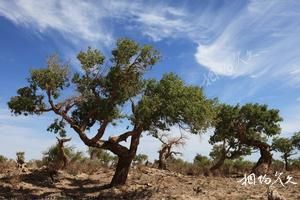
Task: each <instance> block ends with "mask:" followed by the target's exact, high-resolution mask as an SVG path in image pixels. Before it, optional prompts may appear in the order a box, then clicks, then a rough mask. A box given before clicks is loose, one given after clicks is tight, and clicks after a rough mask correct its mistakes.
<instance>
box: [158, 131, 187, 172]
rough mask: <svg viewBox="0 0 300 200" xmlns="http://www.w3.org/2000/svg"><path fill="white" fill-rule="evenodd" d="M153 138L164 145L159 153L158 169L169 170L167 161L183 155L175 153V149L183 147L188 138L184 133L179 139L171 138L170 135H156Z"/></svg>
mask: <svg viewBox="0 0 300 200" xmlns="http://www.w3.org/2000/svg"><path fill="white" fill-rule="evenodd" d="M153 136H154V137H155V138H157V139H158V140H159V141H160V142H161V143H162V146H161V148H160V150H159V151H158V153H159V159H158V168H159V169H167V160H168V159H169V158H171V157H172V156H174V155H182V153H181V152H178V151H174V149H175V148H176V147H180V146H183V145H184V144H185V142H186V139H187V138H186V136H185V135H183V134H182V133H180V136H178V137H170V135H169V134H168V133H156V134H154V135H153Z"/></svg>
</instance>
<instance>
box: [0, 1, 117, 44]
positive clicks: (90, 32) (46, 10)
mask: <svg viewBox="0 0 300 200" xmlns="http://www.w3.org/2000/svg"><path fill="white" fill-rule="evenodd" d="M101 9H102V8H101V5H94V4H93V3H91V2H88V1H76V2H74V1H71V0H66V1H57V0H54V1H52V0H45V1H35V0H19V1H1V3H0V15H2V16H4V17H6V18H8V19H10V20H11V21H13V22H14V23H15V24H17V25H23V26H26V27H28V28H30V29H33V30H36V31H38V32H45V31H48V30H49V31H51V30H55V31H58V32H60V33H62V34H63V35H64V36H65V37H66V38H67V39H68V40H72V41H73V42H75V43H76V42H79V41H78V39H79V40H85V41H102V42H105V43H106V44H109V43H110V42H112V36H111V33H110V30H108V26H105V27H104V24H103V22H102V21H101V20H102V19H103V18H104V17H105V15H106V12H102V11H101Z"/></svg>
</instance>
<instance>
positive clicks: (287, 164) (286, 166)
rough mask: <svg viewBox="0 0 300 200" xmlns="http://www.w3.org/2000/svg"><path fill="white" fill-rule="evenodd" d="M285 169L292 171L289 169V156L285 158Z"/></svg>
mask: <svg viewBox="0 0 300 200" xmlns="http://www.w3.org/2000/svg"><path fill="white" fill-rule="evenodd" d="M284 167H285V170H286V171H289V170H290V168H289V161H288V157H287V156H284Z"/></svg>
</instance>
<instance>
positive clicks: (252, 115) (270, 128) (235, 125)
mask: <svg viewBox="0 0 300 200" xmlns="http://www.w3.org/2000/svg"><path fill="white" fill-rule="evenodd" d="M280 121H282V118H281V117H280V116H279V110H275V109H268V107H267V105H260V104H245V105H244V106H240V105H236V106H230V105H220V108H219V112H218V115H217V118H216V125H215V131H214V134H213V136H212V137H211V138H210V142H211V143H212V144H214V143H217V142H223V141H224V140H226V142H227V143H228V144H227V145H228V146H229V147H231V148H233V149H234V148H237V147H238V148H239V150H242V153H246V154H247V153H249V149H248V148H252V147H253V148H259V147H258V146H257V145H256V144H254V141H260V142H266V140H267V137H272V136H274V135H277V134H279V133H280V125H279V122H280Z"/></svg>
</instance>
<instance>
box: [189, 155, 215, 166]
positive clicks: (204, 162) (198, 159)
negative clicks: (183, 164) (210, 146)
mask: <svg viewBox="0 0 300 200" xmlns="http://www.w3.org/2000/svg"><path fill="white" fill-rule="evenodd" d="M193 164H195V165H197V166H199V167H208V166H209V165H210V164H211V160H210V159H209V158H208V157H207V156H204V155H201V154H197V155H196V156H195V157H194V160H193Z"/></svg>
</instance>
